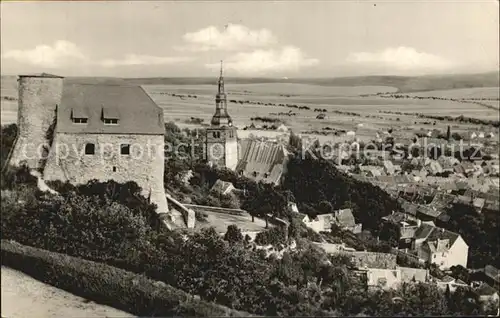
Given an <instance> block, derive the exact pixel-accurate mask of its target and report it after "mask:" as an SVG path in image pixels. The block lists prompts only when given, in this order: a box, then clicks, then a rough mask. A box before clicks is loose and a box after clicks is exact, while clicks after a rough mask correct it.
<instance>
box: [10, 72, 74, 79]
mask: <svg viewBox="0 0 500 318" xmlns="http://www.w3.org/2000/svg"><path fill="white" fill-rule="evenodd" d="M19 77H45V78H64V77H63V76H59V75H54V74H49V73H34V74H23V75H19Z"/></svg>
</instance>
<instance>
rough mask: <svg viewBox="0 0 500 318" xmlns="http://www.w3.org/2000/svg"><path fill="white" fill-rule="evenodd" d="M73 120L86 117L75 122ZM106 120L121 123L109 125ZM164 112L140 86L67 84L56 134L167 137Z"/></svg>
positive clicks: (58, 113) (59, 109) (64, 89)
mask: <svg viewBox="0 0 500 318" xmlns="http://www.w3.org/2000/svg"><path fill="white" fill-rule="evenodd" d="M72 118H87V119H88V120H87V123H73V120H72ZM104 119H112V120H116V119H117V120H118V123H117V124H114V125H108V124H105V123H104ZM164 131H165V128H164V119H163V110H162V109H161V108H160V107H158V106H157V105H156V103H155V102H154V101H153V100H152V99H151V98H150V97H149V95H148V94H147V93H146V92H145V91H144V90H143V89H142V88H141V87H140V86H133V85H128V84H103V83H98V84H78V83H68V82H65V83H64V88H63V94H62V100H61V105H60V106H59V107H58V110H57V132H60V133H98V134H150V135H162V134H164Z"/></svg>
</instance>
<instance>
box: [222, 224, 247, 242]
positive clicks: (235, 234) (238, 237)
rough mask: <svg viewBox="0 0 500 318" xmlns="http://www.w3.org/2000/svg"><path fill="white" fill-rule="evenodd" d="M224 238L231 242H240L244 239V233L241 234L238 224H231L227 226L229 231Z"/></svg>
mask: <svg viewBox="0 0 500 318" xmlns="http://www.w3.org/2000/svg"><path fill="white" fill-rule="evenodd" d="M224 240H225V241H228V242H229V243H239V242H242V241H243V234H241V229H240V228H238V227H237V226H236V225H234V224H231V225H229V226H228V227H227V232H226V234H225V235H224Z"/></svg>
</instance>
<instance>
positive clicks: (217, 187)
mask: <svg viewBox="0 0 500 318" xmlns="http://www.w3.org/2000/svg"><path fill="white" fill-rule="evenodd" d="M231 187H233V188H234V186H233V184H232V183H231V182H228V181H222V180H221V179H217V181H215V183H214V185H213V186H212V191H217V192H221V193H225V192H226V191H228V190H229V189H230V188H231Z"/></svg>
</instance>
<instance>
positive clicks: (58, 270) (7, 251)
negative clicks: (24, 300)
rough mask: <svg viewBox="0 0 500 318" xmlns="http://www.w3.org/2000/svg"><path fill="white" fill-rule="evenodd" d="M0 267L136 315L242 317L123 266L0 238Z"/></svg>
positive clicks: (232, 311)
mask: <svg viewBox="0 0 500 318" xmlns="http://www.w3.org/2000/svg"><path fill="white" fill-rule="evenodd" d="M1 249H2V254H1V262H2V265H5V266H8V267H11V268H13V269H16V270H20V271H22V272H24V273H26V274H28V275H30V276H32V277H34V278H36V279H37V280H40V281H42V282H44V283H47V284H50V285H53V286H55V287H57V288H60V289H63V290H66V291H68V292H71V293H73V294H75V295H77V296H80V297H83V298H87V299H90V300H93V301H96V302H98V303H101V304H104V305H108V306H111V307H114V308H117V309H120V310H123V311H126V312H129V313H132V314H134V315H138V316H149V317H151V316H179V315H180V316H197V317H198V316H202V317H208V316H236V317H243V316H248V314H246V313H241V312H237V311H235V310H231V309H229V308H227V307H223V306H220V305H217V304H214V303H209V302H206V301H202V300H199V299H197V298H195V297H194V296H193V295H189V294H187V293H185V292H183V291H181V290H178V289H176V288H173V287H172V286H169V285H166V284H165V283H162V282H157V281H154V280H151V279H148V278H146V277H145V276H142V275H137V274H134V273H131V272H127V271H125V270H122V269H119V268H116V267H112V266H109V265H106V264H102V263H96V262H92V261H87V260H83V259H80V258H77V257H72V256H68V255H66V254H60V253H55V252H50V251H47V250H43V249H38V248H34V247H30V246H25V245H21V244H19V243H17V242H14V241H7V240H2V241H1Z"/></svg>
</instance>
